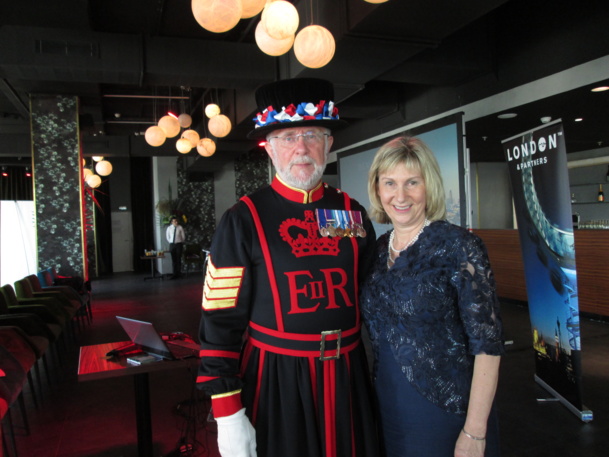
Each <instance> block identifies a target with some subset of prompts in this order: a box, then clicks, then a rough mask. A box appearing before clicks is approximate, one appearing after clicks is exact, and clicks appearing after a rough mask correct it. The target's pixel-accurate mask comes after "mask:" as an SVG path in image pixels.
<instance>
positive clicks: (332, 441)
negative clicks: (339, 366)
mask: <svg viewBox="0 0 609 457" xmlns="http://www.w3.org/2000/svg"><path fill="white" fill-rule="evenodd" d="M328 362H329V363H328V364H326V366H325V367H324V422H325V428H326V457H336V361H335V360H328Z"/></svg>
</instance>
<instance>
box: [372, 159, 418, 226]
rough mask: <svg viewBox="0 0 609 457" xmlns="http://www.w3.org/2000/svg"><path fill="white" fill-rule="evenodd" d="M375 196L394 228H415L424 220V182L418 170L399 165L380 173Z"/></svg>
mask: <svg viewBox="0 0 609 457" xmlns="http://www.w3.org/2000/svg"><path fill="white" fill-rule="evenodd" d="M377 194H378V196H379V199H380V200H381V204H382V205H383V208H384V209H385V212H386V213H387V215H388V216H389V218H390V219H391V223H392V224H393V226H394V227H396V228H409V227H416V226H418V225H420V224H422V223H423V221H424V220H425V197H426V194H425V181H424V179H423V176H422V175H421V172H420V170H419V169H412V168H407V167H406V166H405V165H404V164H402V163H401V164H399V165H398V166H396V167H395V168H393V169H391V170H387V171H386V172H384V173H381V174H380V175H379V179H378V184H377Z"/></svg>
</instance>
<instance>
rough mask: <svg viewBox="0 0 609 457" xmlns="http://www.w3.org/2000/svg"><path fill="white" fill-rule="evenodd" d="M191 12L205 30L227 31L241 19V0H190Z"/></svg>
mask: <svg viewBox="0 0 609 457" xmlns="http://www.w3.org/2000/svg"><path fill="white" fill-rule="evenodd" d="M191 7H192V14H193V16H194V17H195V19H196V21H197V22H198V23H199V25H200V26H201V27H203V28H204V29H205V30H209V31H210V32H214V33H223V32H228V31H229V30H230V29H232V28H233V27H234V26H236V25H237V23H238V22H239V20H240V19H241V13H242V11H243V8H242V6H241V0H192V2H191Z"/></svg>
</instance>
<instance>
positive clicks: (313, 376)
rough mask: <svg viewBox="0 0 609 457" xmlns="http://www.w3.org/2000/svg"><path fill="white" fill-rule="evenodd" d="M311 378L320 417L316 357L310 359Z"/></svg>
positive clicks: (316, 411)
mask: <svg viewBox="0 0 609 457" xmlns="http://www.w3.org/2000/svg"><path fill="white" fill-rule="evenodd" d="M309 376H310V377H311V391H312V393H313V403H314V404H315V413H316V414H318V415H319V404H318V403H317V368H316V365H315V358H314V357H309Z"/></svg>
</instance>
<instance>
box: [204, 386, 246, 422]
mask: <svg viewBox="0 0 609 457" xmlns="http://www.w3.org/2000/svg"><path fill="white" fill-rule="evenodd" d="M211 407H212V408H213V410H214V417H226V416H232V415H233V414H235V413H236V412H238V411H240V410H241V409H242V408H243V405H242V404H241V392H238V393H235V394H233V395H229V396H227V397H219V398H214V397H212V399H211Z"/></svg>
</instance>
